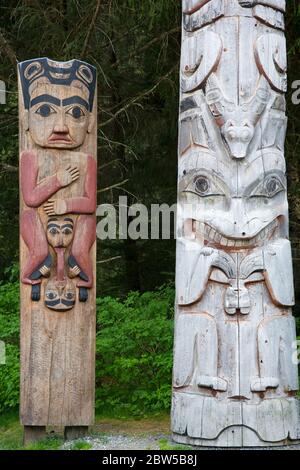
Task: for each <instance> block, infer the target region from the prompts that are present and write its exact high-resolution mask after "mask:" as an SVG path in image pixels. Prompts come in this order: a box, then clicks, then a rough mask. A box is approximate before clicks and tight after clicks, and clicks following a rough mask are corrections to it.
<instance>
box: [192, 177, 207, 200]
mask: <svg viewBox="0 0 300 470" xmlns="http://www.w3.org/2000/svg"><path fill="white" fill-rule="evenodd" d="M209 189H210V184H209V180H208V178H206V176H198V177H197V178H196V179H195V190H196V193H198V194H200V196H206V195H207V193H208V192H209Z"/></svg>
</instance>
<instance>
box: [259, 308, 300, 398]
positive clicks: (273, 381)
mask: <svg viewBox="0 0 300 470" xmlns="http://www.w3.org/2000/svg"><path fill="white" fill-rule="evenodd" d="M295 340H296V337H295V320H294V318H293V317H292V316H284V317H283V316H282V317H279V316H277V317H275V318H269V319H267V320H264V321H263V322H262V323H261V324H260V326H259V328H258V361H259V372H260V374H259V377H256V378H253V379H252V381H251V390H252V391H253V392H264V391H266V390H267V389H268V388H277V387H278V386H279V385H280V383H282V385H283V388H284V390H285V391H295V390H298V376H297V369H296V368H295V366H294V364H293V362H292V355H293V349H292V348H293V343H294V341H295ZM279 377H280V378H281V379H279Z"/></svg>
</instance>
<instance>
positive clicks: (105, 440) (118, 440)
mask: <svg viewBox="0 0 300 470" xmlns="http://www.w3.org/2000/svg"><path fill="white" fill-rule="evenodd" d="M161 439H164V441H168V443H169V445H168V449H172V447H175V446H176V445H178V444H176V443H175V442H172V441H170V437H169V436H158V437H157V436H148V437H140V436H126V435H113V434H112V435H107V436H100V437H86V438H84V439H79V441H81V442H82V441H84V442H87V443H88V444H90V445H91V449H90V450H160V446H159V440H161ZM75 444H76V440H75V441H68V442H66V443H65V444H64V445H63V447H62V449H63V450H71V449H72V448H73V447H74V445H75ZM184 448H186V449H188V446H184ZM189 448H190V449H191V450H199V451H201V450H300V444H299V445H294V446H281V447H271V448H270V447H257V448H244V449H240V448H231V449H228V448H213V447H192V446H190V447H189ZM175 449H176V447H175Z"/></svg>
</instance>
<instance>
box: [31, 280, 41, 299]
mask: <svg viewBox="0 0 300 470" xmlns="http://www.w3.org/2000/svg"><path fill="white" fill-rule="evenodd" d="M40 299H41V284H35V285H33V286H31V300H32V301H33V302H38V301H39V300H40Z"/></svg>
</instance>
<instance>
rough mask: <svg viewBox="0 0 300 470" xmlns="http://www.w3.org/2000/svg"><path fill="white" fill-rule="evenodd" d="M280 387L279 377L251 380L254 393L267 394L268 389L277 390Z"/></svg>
mask: <svg viewBox="0 0 300 470" xmlns="http://www.w3.org/2000/svg"><path fill="white" fill-rule="evenodd" d="M278 385H279V380H278V378H277V377H255V378H254V379H252V380H251V390H252V392H265V391H266V390H267V388H277V387H278Z"/></svg>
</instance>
